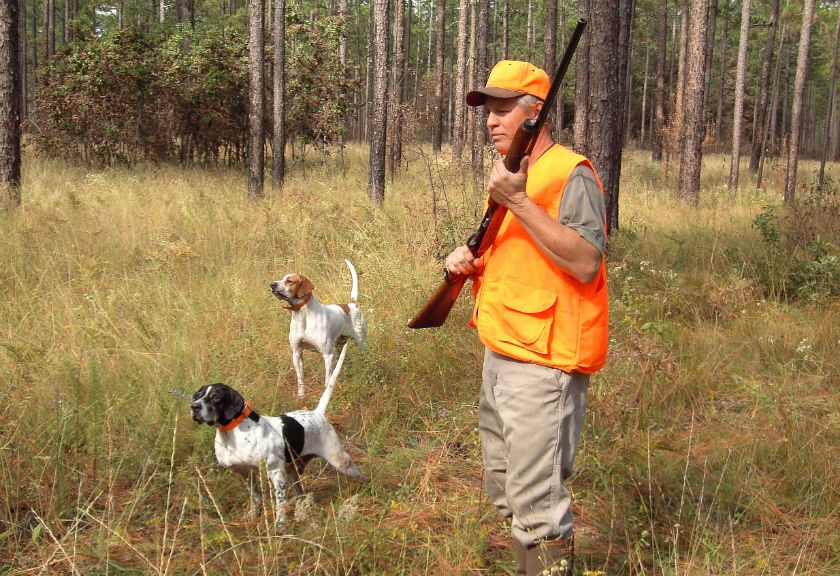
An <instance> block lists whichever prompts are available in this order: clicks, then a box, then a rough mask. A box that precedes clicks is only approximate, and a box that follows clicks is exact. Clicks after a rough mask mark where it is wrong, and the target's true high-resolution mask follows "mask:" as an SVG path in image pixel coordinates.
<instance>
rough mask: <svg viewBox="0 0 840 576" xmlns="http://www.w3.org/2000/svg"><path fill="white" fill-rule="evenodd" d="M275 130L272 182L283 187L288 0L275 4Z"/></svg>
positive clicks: (279, 0)
mask: <svg viewBox="0 0 840 576" xmlns="http://www.w3.org/2000/svg"><path fill="white" fill-rule="evenodd" d="M273 81H274V86H273V89H274V109H273V113H274V132H273V135H272V143H271V150H272V152H273V154H272V156H271V183H272V186H273V187H274V189H275V190H280V189H281V188H282V187H283V180H284V179H285V177H286V0H276V2H275V4H274V76H273Z"/></svg>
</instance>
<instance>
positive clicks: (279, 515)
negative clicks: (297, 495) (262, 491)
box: [268, 464, 286, 528]
mask: <svg viewBox="0 0 840 576" xmlns="http://www.w3.org/2000/svg"><path fill="white" fill-rule="evenodd" d="M268 478H269V479H270V480H271V483H272V484H273V485H274V527H275V528H280V527H281V526H282V525H283V523H284V522H285V521H286V474H285V472H284V470H283V465H282V464H281V465H280V467H279V468H273V469H270V470H268Z"/></svg>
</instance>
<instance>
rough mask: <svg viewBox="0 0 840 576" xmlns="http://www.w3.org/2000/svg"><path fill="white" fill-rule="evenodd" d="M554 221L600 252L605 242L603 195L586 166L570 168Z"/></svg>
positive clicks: (603, 248) (604, 247) (591, 172)
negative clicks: (556, 217) (571, 169)
mask: <svg viewBox="0 0 840 576" xmlns="http://www.w3.org/2000/svg"><path fill="white" fill-rule="evenodd" d="M558 220H559V221H560V223H561V224H563V225H565V226H568V227H569V228H571V229H573V230H575V231H576V232H577V233H578V234H580V235H581V237H582V238H583V239H584V240H586V241H587V242H589V243H590V244H592V245H593V246H595V247H596V248H597V249H598V250H599V251H600V252H601V254H603V253H604V250H605V249H606V243H607V238H606V237H607V235H606V231H605V230H604V223H605V221H606V208H605V207H604V195H603V193H601V186H600V185H599V184H598V181H597V180H596V179H595V173H594V172H593V171H592V170H591V169H590V168H589V166H586V165H585V164H580V165H578V166H577V167H576V168H575V169H574V170H573V171H572V175H571V176H570V177H569V181H568V182H567V183H566V190H565V192H563V198H562V200H561V201H560V215H559V218H558Z"/></svg>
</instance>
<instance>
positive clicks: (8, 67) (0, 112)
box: [0, 0, 21, 209]
mask: <svg viewBox="0 0 840 576" xmlns="http://www.w3.org/2000/svg"><path fill="white" fill-rule="evenodd" d="M19 26H20V2H19V0H4V1H3V2H0V208H2V209H11V208H17V207H18V206H20V204H21V190H20V185H21V171H20V163H21V151H20V138H21V132H20V100H21V98H20V91H21V78H20V59H19V58H18V52H19V47H20V44H19V42H20V35H19V30H18V28H19Z"/></svg>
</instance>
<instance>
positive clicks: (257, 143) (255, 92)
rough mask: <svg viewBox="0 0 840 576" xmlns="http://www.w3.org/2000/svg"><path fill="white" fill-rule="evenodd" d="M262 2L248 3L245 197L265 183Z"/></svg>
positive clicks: (253, 195) (259, 193)
mask: <svg viewBox="0 0 840 576" xmlns="http://www.w3.org/2000/svg"><path fill="white" fill-rule="evenodd" d="M264 20H265V0H251V8H250V11H249V36H248V103H249V106H248V198H250V199H251V200H256V199H257V198H261V197H262V195H263V186H264V182H265V174H264V172H265V130H264V128H263V114H264V109H265V102H264V100H265V98H264V96H263V94H264V93H265V67H264V63H263V53H264V51H265V39H264V36H263V22H264Z"/></svg>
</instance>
